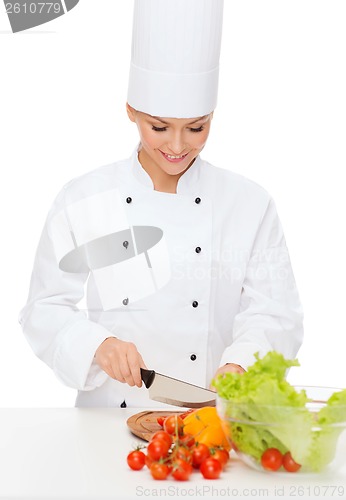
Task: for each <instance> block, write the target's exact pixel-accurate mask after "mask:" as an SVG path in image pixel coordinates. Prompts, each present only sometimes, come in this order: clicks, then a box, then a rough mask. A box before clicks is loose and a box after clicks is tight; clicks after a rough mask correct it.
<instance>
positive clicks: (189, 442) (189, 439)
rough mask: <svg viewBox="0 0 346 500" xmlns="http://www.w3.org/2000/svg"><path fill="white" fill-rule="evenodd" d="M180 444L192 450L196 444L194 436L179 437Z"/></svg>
mask: <svg viewBox="0 0 346 500" xmlns="http://www.w3.org/2000/svg"><path fill="white" fill-rule="evenodd" d="M179 444H180V445H182V446H187V448H192V446H193V445H194V444H195V438H194V437H193V435H192V434H184V435H183V436H180V437H179Z"/></svg>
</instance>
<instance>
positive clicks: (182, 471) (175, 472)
mask: <svg viewBox="0 0 346 500" xmlns="http://www.w3.org/2000/svg"><path fill="white" fill-rule="evenodd" d="M191 472H192V465H191V464H189V463H188V462H186V461H185V460H182V459H181V458H177V460H174V462H173V469H172V476H173V477H174V479H176V480H177V481H187V480H188V479H189V477H190V475H191Z"/></svg>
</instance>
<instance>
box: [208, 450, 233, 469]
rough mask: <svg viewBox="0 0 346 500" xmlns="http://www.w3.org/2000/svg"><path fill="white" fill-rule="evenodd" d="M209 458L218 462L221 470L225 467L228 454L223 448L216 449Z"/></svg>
mask: <svg viewBox="0 0 346 500" xmlns="http://www.w3.org/2000/svg"><path fill="white" fill-rule="evenodd" d="M211 456H212V457H213V458H215V459H216V460H218V461H219V462H220V464H221V467H222V468H224V467H225V466H226V464H227V462H228V460H229V453H228V451H227V450H225V449H224V448H216V449H215V450H213V453H212V454H211Z"/></svg>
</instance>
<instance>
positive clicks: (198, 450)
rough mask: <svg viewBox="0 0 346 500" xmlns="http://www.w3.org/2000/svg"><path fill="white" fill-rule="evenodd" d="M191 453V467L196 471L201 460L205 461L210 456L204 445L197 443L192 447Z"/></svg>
mask: <svg viewBox="0 0 346 500" xmlns="http://www.w3.org/2000/svg"><path fill="white" fill-rule="evenodd" d="M191 451H192V465H193V466H194V467H195V468H196V469H198V467H199V466H200V465H201V463H202V462H203V460H205V459H206V458H208V457H209V456H210V450H209V448H208V446H207V445H206V444H204V443H197V444H196V445H195V446H193V448H192V449H191Z"/></svg>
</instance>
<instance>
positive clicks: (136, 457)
mask: <svg viewBox="0 0 346 500" xmlns="http://www.w3.org/2000/svg"><path fill="white" fill-rule="evenodd" d="M127 463H128V466H129V467H130V468H131V469H132V470H141V469H143V467H144V464H145V454H144V453H143V452H142V451H140V450H134V451H131V452H130V453H129V454H128V455H127Z"/></svg>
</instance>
